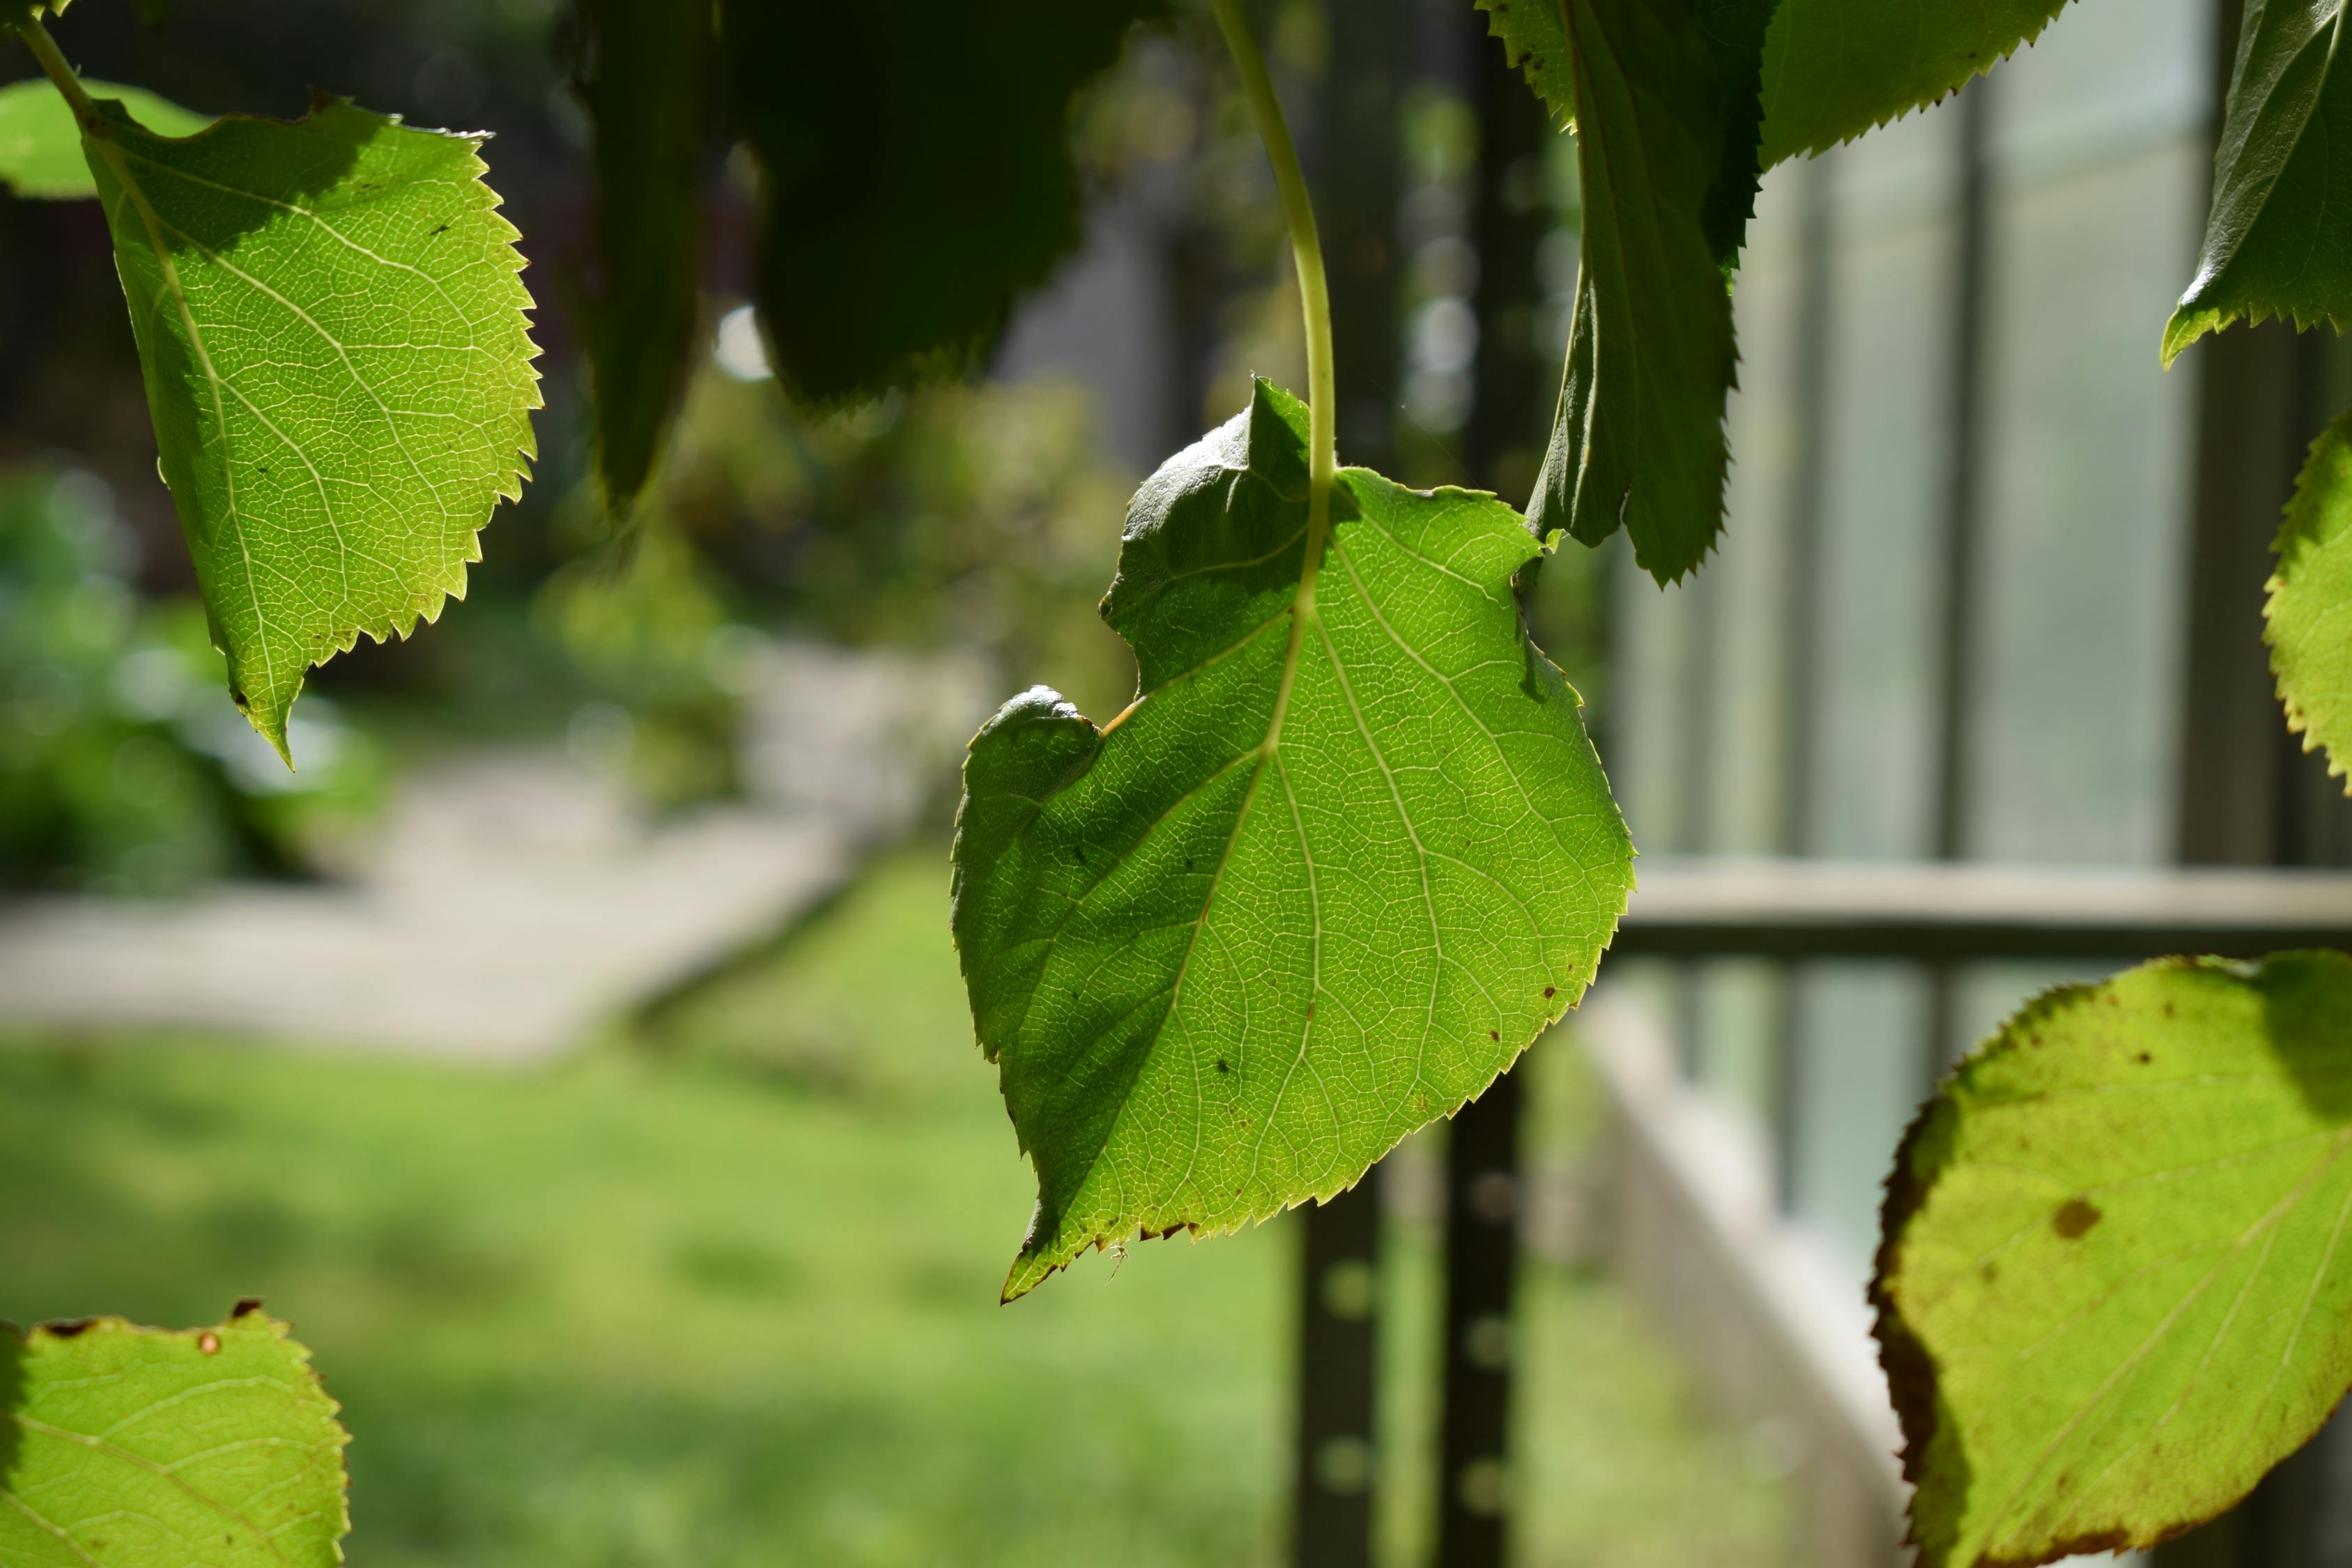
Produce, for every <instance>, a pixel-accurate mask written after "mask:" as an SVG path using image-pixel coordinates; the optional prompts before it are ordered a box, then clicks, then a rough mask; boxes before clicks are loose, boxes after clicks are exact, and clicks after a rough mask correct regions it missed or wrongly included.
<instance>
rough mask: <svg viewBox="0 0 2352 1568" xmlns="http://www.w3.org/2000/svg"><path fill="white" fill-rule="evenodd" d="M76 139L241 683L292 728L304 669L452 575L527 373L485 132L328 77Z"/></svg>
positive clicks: (518, 426)
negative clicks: (299, 89)
mask: <svg viewBox="0 0 2352 1568" xmlns="http://www.w3.org/2000/svg"><path fill="white" fill-rule="evenodd" d="M98 107H99V111H100V115H101V116H102V132H101V133H100V134H94V135H90V136H88V137H86V138H85V145H86V150H87V153H88V156H89V164H90V168H91V171H92V173H93V174H95V175H96V176H97V180H98V184H99V188H100V193H101V197H102V200H103V202H104V204H105V207H106V213H107V220H108V223H109V225H110V227H111V228H112V230H113V234H114V247H115V263H116V266H117V268H118V269H119V270H120V271H121V276H122V285H123V291H124V292H125V293H126V294H127V295H128V296H129V298H130V303H131V327H132V329H133V331H134V332H135V333H136V335H137V337H138V340H139V357H140V363H141V365H142V369H143V371H144V373H145V375H146V382H147V403H148V408H149V411H150V413H151V414H152V416H153V417H154V421H155V435H156V442H157V445H158V447H160V449H161V452H162V457H163V477H164V479H165V481H166V482H167V483H168V484H169V485H170V486H171V489H172V496H173V501H174V502H175V503H176V505H177V507H178V509H179V514H180V522H181V526H182V527H183V529H184V530H185V531H186V533H187V537H188V543H189V547H190V549H191V551H192V552H194V557H195V563H196V576H197V581H198V583H199V584H200V585H201V587H202V589H203V591H204V595H205V605H206V606H207V607H208V609H209V610H210V611H211V614H212V616H213V621H214V625H215V638H216V639H217V640H218V641H219V642H220V644H221V645H222V650H223V651H224V652H225V653H226V655H227V656H228V673H229V683H230V690H231V692H232V694H233V695H234V696H235V697H236V700H237V701H238V703H239V704H240V705H241V706H243V707H244V708H245V709H246V710H247V716H248V717H249V718H250V719H251V720H252V721H253V724H254V727H255V728H256V729H257V730H259V731H261V732H262V733H263V734H264V735H266V736H268V738H269V740H270V741H271V742H272V743H274V744H276V745H277V746H278V749H279V750H280V751H281V752H283V751H284V750H285V744H286V715H287V710H288V709H289V708H290V707H291V706H292V704H293V701H294V698H295V694H296V693H297V692H299V690H300V689H301V686H302V678H303V675H304V673H305V672H306V671H307V670H308V669H309V668H310V666H312V665H314V664H318V663H320V662H322V661H324V660H325V659H327V658H330V657H331V656H332V655H334V654H336V653H339V652H341V651H342V650H344V649H346V648H348V647H351V646H352V643H354V642H355V641H357V640H358V637H359V635H360V634H361V633H362V632H365V633H367V634H368V635H369V636H370V637H375V638H377V639H378V640H382V639H383V638H386V637H395V636H405V635H406V634H407V633H408V632H409V631H410V630H411V629H412V628H413V627H414V626H415V624H416V621H417V619H418V618H419V617H420V616H422V617H424V618H425V619H428V620H429V619H431V618H433V617H434V616H436V615H438V614H439V612H440V606H441V604H442V601H443V599H444V597H445V596H447V595H462V594H463V593H464V592H465V585H466V567H467V563H470V562H473V561H477V560H479V559H480V553H479V551H478V546H477V544H476V542H475V535H476V533H477V532H478V531H479V530H480V528H481V527H482V525H483V524H484V523H485V522H486V521H488V519H489V514H490V512H491V510H492V509H493V508H494V507H495V506H496V505H497V504H498V501H499V499H500V498H501V497H506V498H512V497H514V496H516V495H518V494H520V490H521V486H522V479H523V477H524V474H523V463H524V460H525V459H526V458H529V457H530V454H531V451H532V446H531V432H530V410H531V409H533V408H536V407H538V406H539V402H540V398H539V384H538V375H537V373H536V372H534V371H533V370H532V369H531V367H530V361H531V359H532V357H533V355H534V354H535V353H536V352H537V351H536V350H535V349H534V348H533V347H532V345H531V342H530V336H529V332H528V322H527V321H526V320H525V318H524V311H525V310H528V309H529V308H530V295H529V294H528V293H526V292H525V291H524V289H523V286H522V280H521V279H520V276H519V273H520V269H521V267H522V260H521V258H520V256H518V255H517V254H516V252H515V249H514V241H515V238H516V236H515V231H514V229H513V227H512V226H510V225H509V224H508V223H507V221H506V220H505V219H504V218H503V217H501V216H499V212H498V205H499V198H498V196H497V195H496V194H495V193H494V192H492V191H491V190H490V188H489V187H488V185H487V184H483V182H482V178H481V175H482V173H483V169H482V163H481V160H480V158H479V157H478V155H477V149H478V144H479V143H478V138H474V137H468V136H458V135H450V134H446V133H444V132H432V131H418V130H413V129H411V128H409V127H406V126H404V125H402V124H400V123H399V122H398V121H394V120H388V119H385V118H383V116H381V115H374V114H369V113H366V112H364V111H362V110H357V109H353V108H352V106H351V105H349V104H347V103H343V102H341V101H338V100H321V101H320V103H319V104H318V105H317V106H316V107H315V108H314V110H313V111H312V112H311V113H310V115H309V116H308V117H307V118H305V119H302V120H299V121H291V122H288V121H274V120H258V119H252V118H248V117H246V116H241V115H232V116H230V117H228V118H226V119H225V120H222V121H218V122H217V123H215V125H214V126H213V127H212V129H210V130H209V131H206V132H203V133H202V134H200V135H197V136H194V137H191V138H188V139H186V140H173V139H170V138H165V137H160V136H156V135H153V134H152V133H151V132H146V131H143V130H142V129H141V128H140V127H139V126H137V125H136V124H134V123H132V122H131V120H130V119H129V117H128V116H126V115H125V114H124V113H123V112H122V110H121V109H120V108H118V107H116V106H114V105H110V104H106V103H101V104H100V105H99V106H98Z"/></svg>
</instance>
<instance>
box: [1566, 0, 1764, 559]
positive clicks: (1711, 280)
mask: <svg viewBox="0 0 2352 1568" xmlns="http://www.w3.org/2000/svg"><path fill="white" fill-rule="evenodd" d="M1772 8H1773V0H1565V8H1564V11H1563V16H1564V17H1565V21H1566V32H1567V37H1568V39H1569V43H1570V64H1571V69H1572V71H1573V77H1574V86H1575V92H1576V101H1577V114H1576V120H1577V128H1578V129H1577V135H1578V148H1577V158H1578V164H1579V167H1580V170H1581V172H1582V174H1583V189H1584V237H1583V241H1584V250H1583V267H1582V270H1581V272H1580V276H1579V278H1578V280H1577V292H1576V308H1575V315H1574V318H1573V320H1572V322H1571V324H1570V334H1569V351H1568V369H1567V374H1566V376H1565V378H1564V381H1563V384H1562V387H1561V391H1560V401H1559V416H1558V417H1557V418H1556V420H1555V421H1554V425H1553V430H1552V438H1551V446H1550V449H1549V451H1548V452H1547V453H1546V454H1545V457H1544V466H1543V472H1542V474H1541V476H1540V477H1539V478H1538V480H1537V485H1536V494H1535V499H1534V500H1533V501H1532V503H1531V504H1530V507H1529V520H1530V521H1532V522H1533V524H1534V525H1535V527H1536V528H1537V529H1538V531H1550V530H1553V529H1565V530H1567V531H1568V532H1569V533H1570V534H1571V535H1573V536H1574V537H1575V538H1577V539H1579V540H1581V541H1582V542H1585V543H1587V544H1598V543H1600V542H1601V541H1602V540H1604V539H1606V538H1608V537H1609V535H1610V534H1612V533H1613V532H1615V531H1616V530H1617V529H1618V527H1619V526H1620V525H1621V524H1622V526H1623V527H1624V528H1625V530H1626V531H1627V533H1628V534H1630V535H1631V536H1632V539H1633V553H1634V559H1635V560H1637V561H1638V562H1639V563H1641V565H1642V566H1643V569H1644V570H1646V571H1648V572H1649V573H1650V574H1651V575H1653V576H1654V577H1655V578H1657V580H1658V581H1659V582H1661V583H1668V582H1672V581H1673V580H1675V578H1677V577H1679V576H1681V575H1682V574H1684V573H1685V572H1688V571H1690V570H1691V569H1692V568H1694V567H1696V565H1697V564H1698V563H1699V562H1700V561H1701V560H1702V559H1704V558H1705V556H1706V552H1707V550H1708V549H1709V548H1710V547H1711V546H1712V544H1713V542H1714V540H1715V537H1716V534H1717V531H1719V530H1720V529H1721V527H1722V524H1723V485H1724V476H1725V471H1726V468H1727V460H1728V459H1727V450H1726V447H1725V437H1724V430H1723V413H1724V403H1725V399H1726V398H1727V396H1728V395H1729V393H1730V390H1731V386H1732V382H1733V378H1734V375H1735V372H1736V365H1737V362H1738V353H1737V352H1736V350H1735V349H1734V347H1733V343H1732V325H1731V300H1730V296H1729V293H1728V290H1727V282H1726V277H1727V272H1728V271H1729V269H1730V268H1732V267H1733V266H1734V265H1735V264H1736V263H1737V260H1738V250H1739V246H1740V244H1741V242H1742V240H1743V239H1744V237H1745V236H1746V232H1747V224H1748V215H1749V214H1750V213H1751V212H1752V211H1753V210H1754V205H1755V196H1756V185H1757V172H1758V165H1757V145H1758V142H1757V138H1758V134H1759V117H1760V114H1761V110H1760V108H1759V81H1760V73H1761V71H1762V68H1763V63H1762V62H1763V40H1764V35H1765V29H1766V27H1767V26H1768V25H1769V21H1770V17H1771V15H1772Z"/></svg>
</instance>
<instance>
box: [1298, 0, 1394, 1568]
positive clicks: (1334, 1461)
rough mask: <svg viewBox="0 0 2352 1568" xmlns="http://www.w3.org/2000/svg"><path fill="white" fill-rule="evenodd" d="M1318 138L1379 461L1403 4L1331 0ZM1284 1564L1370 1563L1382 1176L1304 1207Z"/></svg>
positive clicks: (1351, 395) (1385, 437)
mask: <svg viewBox="0 0 2352 1568" xmlns="http://www.w3.org/2000/svg"><path fill="white" fill-rule="evenodd" d="M1332 8H1333V10H1334V11H1335V12H1337V13H1339V14H1338V15H1335V16H1333V21H1334V22H1335V24H1336V25H1335V26H1332V27H1331V28H1330V31H1329V37H1330V47H1331V55H1330V60H1329V65H1328V69H1327V71H1326V73H1325V75H1324V79H1323V93H1322V102H1321V108H1320V123H1319V127H1318V129H1319V132H1320V133H1319V134H1318V136H1317V137H1316V138H1315V143H1316V147H1315V152H1316V154H1317V155H1316V158H1315V165H1314V167H1313V169H1312V171H1311V173H1312V175H1313V177H1314V180H1315V184H1316V187H1317V188H1316V201H1317V205H1318V208H1319V209H1320V215H1321V218H1322V225H1323V232H1324V236H1325V240H1324V243H1325V254H1326V256H1327V258H1328V267H1329V269H1330V286H1331V331H1332V337H1333V344H1332V348H1333V353H1332V357H1333V359H1334V361H1335V362H1336V364H1337V368H1338V371H1339V409H1338V416H1339V454H1340V460H1341V461H1343V462H1349V463H1361V464H1365V465H1367V466H1369V467H1371V468H1381V469H1385V468H1387V467H1388V466H1389V458H1390V453H1391V447H1392V446H1393V444H1394V442H1393V417H1394V409H1395V406H1396V389H1397V357H1398V355H1397V347H1398V332H1397V279H1398V276H1399V268H1398V257H1397V232H1396V228H1397V223H1396V214H1397V153H1398V141H1397V77H1398V71H1397V58H1398V53H1399V47H1400V43H1401V34H1402V28H1401V26H1400V25H1399V21H1398V16H1397V12H1398V3H1397V0H1346V4H1344V5H1342V4H1339V0H1333V5H1332ZM1302 1217H1303V1219H1304V1222H1305V1223H1304V1226H1303V1227H1302V1228H1303V1229H1304V1230H1305V1231H1306V1233H1307V1234H1306V1237H1305V1243H1304V1251H1305V1258H1303V1260H1302V1268H1301V1269H1300V1274H1299V1298H1298V1326H1299V1328H1298V1331H1299V1340H1298V1391H1297V1401H1298V1407H1297V1428H1296V1430H1297V1454H1296V1461H1295V1479H1294V1483H1293V1486H1294V1493H1293V1495H1294V1497H1295V1499H1296V1500H1295V1502H1294V1504H1293V1518H1292V1541H1291V1562H1292V1563H1294V1564H1295V1565H1296V1568H1370V1563H1371V1552H1372V1547H1371V1540H1372V1521H1373V1518H1374V1514H1375V1504H1376V1501H1377V1499H1378V1496H1379V1485H1380V1463H1379V1447H1380V1445H1379V1428H1378V1425H1377V1422H1378V1416H1379V1411H1380V1405H1379V1400H1378V1397H1377V1391H1378V1386H1379V1351H1380V1310H1379V1307H1380V1279H1381V1273H1380V1252H1381V1247H1380V1243H1381V1201H1380V1172H1379V1170H1378V1169H1377V1168H1376V1169H1375V1170H1373V1172H1372V1173H1370V1175H1368V1176H1366V1177H1365V1178H1364V1179H1363V1180H1362V1181H1360V1182H1359V1183H1357V1184H1356V1185H1355V1186H1354V1187H1353V1188H1351V1189H1349V1191H1347V1192H1345V1193H1342V1194H1339V1196H1338V1197H1336V1198H1334V1199H1332V1200H1331V1201H1330V1202H1329V1203H1328V1204H1316V1205H1311V1206H1309V1207H1308V1208H1307V1210H1306V1211H1305V1214H1304V1215H1303V1216H1302Z"/></svg>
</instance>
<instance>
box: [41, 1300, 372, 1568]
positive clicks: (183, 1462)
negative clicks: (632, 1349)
mask: <svg viewBox="0 0 2352 1568" xmlns="http://www.w3.org/2000/svg"><path fill="white" fill-rule="evenodd" d="M335 1415H336V1405H335V1402H334V1401H333V1400H331V1399H330V1398H328V1397H327V1394H326V1391H325V1390H324V1389H323V1388H321V1387H320V1385H319V1378H318V1374H317V1373H314V1372H312V1371H311V1370H310V1352H308V1351H306V1350H304V1349H303V1348H302V1347H301V1346H300V1345H299V1344H298V1343H296V1342H294V1341H293V1340H292V1339H290V1338H289V1337H288V1330H287V1325H285V1324H284V1323H281V1322H278V1321H274V1320H272V1319H270V1318H268V1317H266V1316H264V1315H263V1314H262V1313H260V1312H259V1311H241V1312H240V1313H239V1314H238V1315H236V1316H235V1317H232V1318H231V1319H230V1320H229V1321H226V1322H225V1323H222V1324H220V1325H218V1326H217V1327H215V1328H210V1329H188V1330H184V1331H178V1332H165V1331H162V1330H157V1329H142V1328H135V1327H133V1326H132V1325H131V1324H129V1323H126V1322H124V1321H122V1320H121V1319H120V1318H101V1319H99V1320H97V1321H91V1322H83V1323H76V1324H52V1325H50V1326H48V1327H46V1328H37V1329H35V1330H34V1331H32V1332H31V1333H30V1334H29V1335H26V1336H25V1337H23V1338H21V1339H20V1338H19V1337H18V1336H17V1334H16V1331H14V1330H13V1329H9V1328H7V1327H6V1326H5V1324H0V1562H4V1563H8V1564H9V1568H194V1565H195V1564H199V1563H201V1564H204V1565H205V1568H331V1564H334V1563H341V1561H342V1547H341V1542H342V1538H343V1535H344V1533H345V1532H346V1531H348V1530H349V1529H350V1528H351V1521H350V1518H349V1514H348V1511H347V1510H346V1509H345V1507H344V1501H343V1489H344V1480H343V1445H344V1444H345V1443H346V1442H348V1441H349V1440H350V1439H349V1438H348V1437H347V1436H345V1434H344V1432H343V1429H342V1426H341V1424H340V1423H338V1422H337V1420H336V1419H335Z"/></svg>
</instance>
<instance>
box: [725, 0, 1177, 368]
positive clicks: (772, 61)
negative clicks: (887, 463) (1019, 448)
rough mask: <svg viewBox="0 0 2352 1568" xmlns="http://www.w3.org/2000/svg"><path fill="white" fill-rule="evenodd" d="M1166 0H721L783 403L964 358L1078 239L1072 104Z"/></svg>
mask: <svg viewBox="0 0 2352 1568" xmlns="http://www.w3.org/2000/svg"><path fill="white" fill-rule="evenodd" d="M1167 8H1168V5H1167V0H894V3H891V4H884V5H797V4H795V5H780V4H777V3H776V0H723V4H722V17H723V26H724V27H725V30H726V35H727V52H728V58H729V61H730V73H731V82H732V91H733V113H734V118H735V121H736V123H737V124H738V126H739V127H740V130H741V132H742V134H743V136H744V139H745V140H746V141H747V142H749V143H750V144H751V149H752V151H753V153H756V154H757V156H758V158H759V160H760V164H761V169H762V171H763V174H764V181H765V185H766V190H765V194H764V196H763V202H762V205H763V212H762V216H761V229H760V262H759V268H760V270H759V292H760V310H761V321H762V323H763V325H764V326H765V328H766V331H767V335H768V340H769V345H770V350H771V355H770V357H771V359H772V363H774V365H775V368H776V371H777V374H778V375H779V376H780V377H781V378H782V380H783V381H784V383H785V384H786V385H787V386H789V387H790V388H791V389H792V390H793V392H794V393H796V394H797V395H801V396H802V397H804V398H809V399H814V400H816V401H820V402H834V401H839V400H842V399H847V398H855V397H862V396H868V395H873V394H876V393H878V392H880V391H882V390H883V389H885V388H887V387H889V386H892V385H895V384H899V383H902V382H905V381H907V380H908V379H911V378H915V377H919V376H923V375H928V374H955V373H958V372H961V371H962V370H965V369H968V368H970V367H971V366H973V365H974V364H976V363H978V362H979V361H980V360H981V359H982V357H983V356H984V355H985V354H986V353H987V352H988V350H989V348H990V346H991V345H992V344H993V343H994V342H995V340H996V337H997V334H998V333H999V332H1000V331H1002V330H1003V325H1004V322H1005V320H1006V317H1007V316H1008V315H1009V313H1010V312H1011V310H1012V308H1013V300H1015V299H1016V298H1017V297H1018V296H1019V295H1020V294H1021V292H1022V291H1023V290H1024V289H1030V288H1034V287H1035V286H1036V285H1037V284H1040V283H1042V282H1044V281H1045V279H1046V278H1047V276H1048V275H1049V274H1050V273H1051V272H1052V270H1053V268H1054V264H1055V262H1056V261H1058V260H1059V259H1060V258H1062V257H1063V256H1064V255H1066V253H1067V252H1068V251H1069V250H1070V249H1071V248H1072V247H1075V246H1076V244H1077V242H1078V238H1079V211H1078V184H1077V175H1076V170H1075V168H1074V167H1073V165H1072V163H1071V160H1070V153H1069V148H1068V144H1067V143H1068V126H1069V106H1070V98H1071V94H1072V93H1073V92H1075V91H1076V89H1078V87H1079V86H1080V85H1082V84H1083V83H1084V82H1085V81H1086V80H1087V79H1088V78H1090V77H1092V76H1093V75H1094V74H1095V73H1096V72H1097V71H1099V70H1101V69H1102V68H1104V67H1106V66H1108V65H1109V64H1110V63H1111V61H1112V60H1113V59H1114V58H1117V56H1118V49H1119V46H1120V43H1121V41H1122V40H1123V39H1124V38H1125V37H1126V36H1127V33H1128V30H1129V27H1130V26H1132V25H1133V24H1135V23H1136V22H1137V21H1139V20H1144V19H1150V18H1153V17H1157V16H1162V15H1164V14H1165V13H1166V11H1167Z"/></svg>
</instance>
